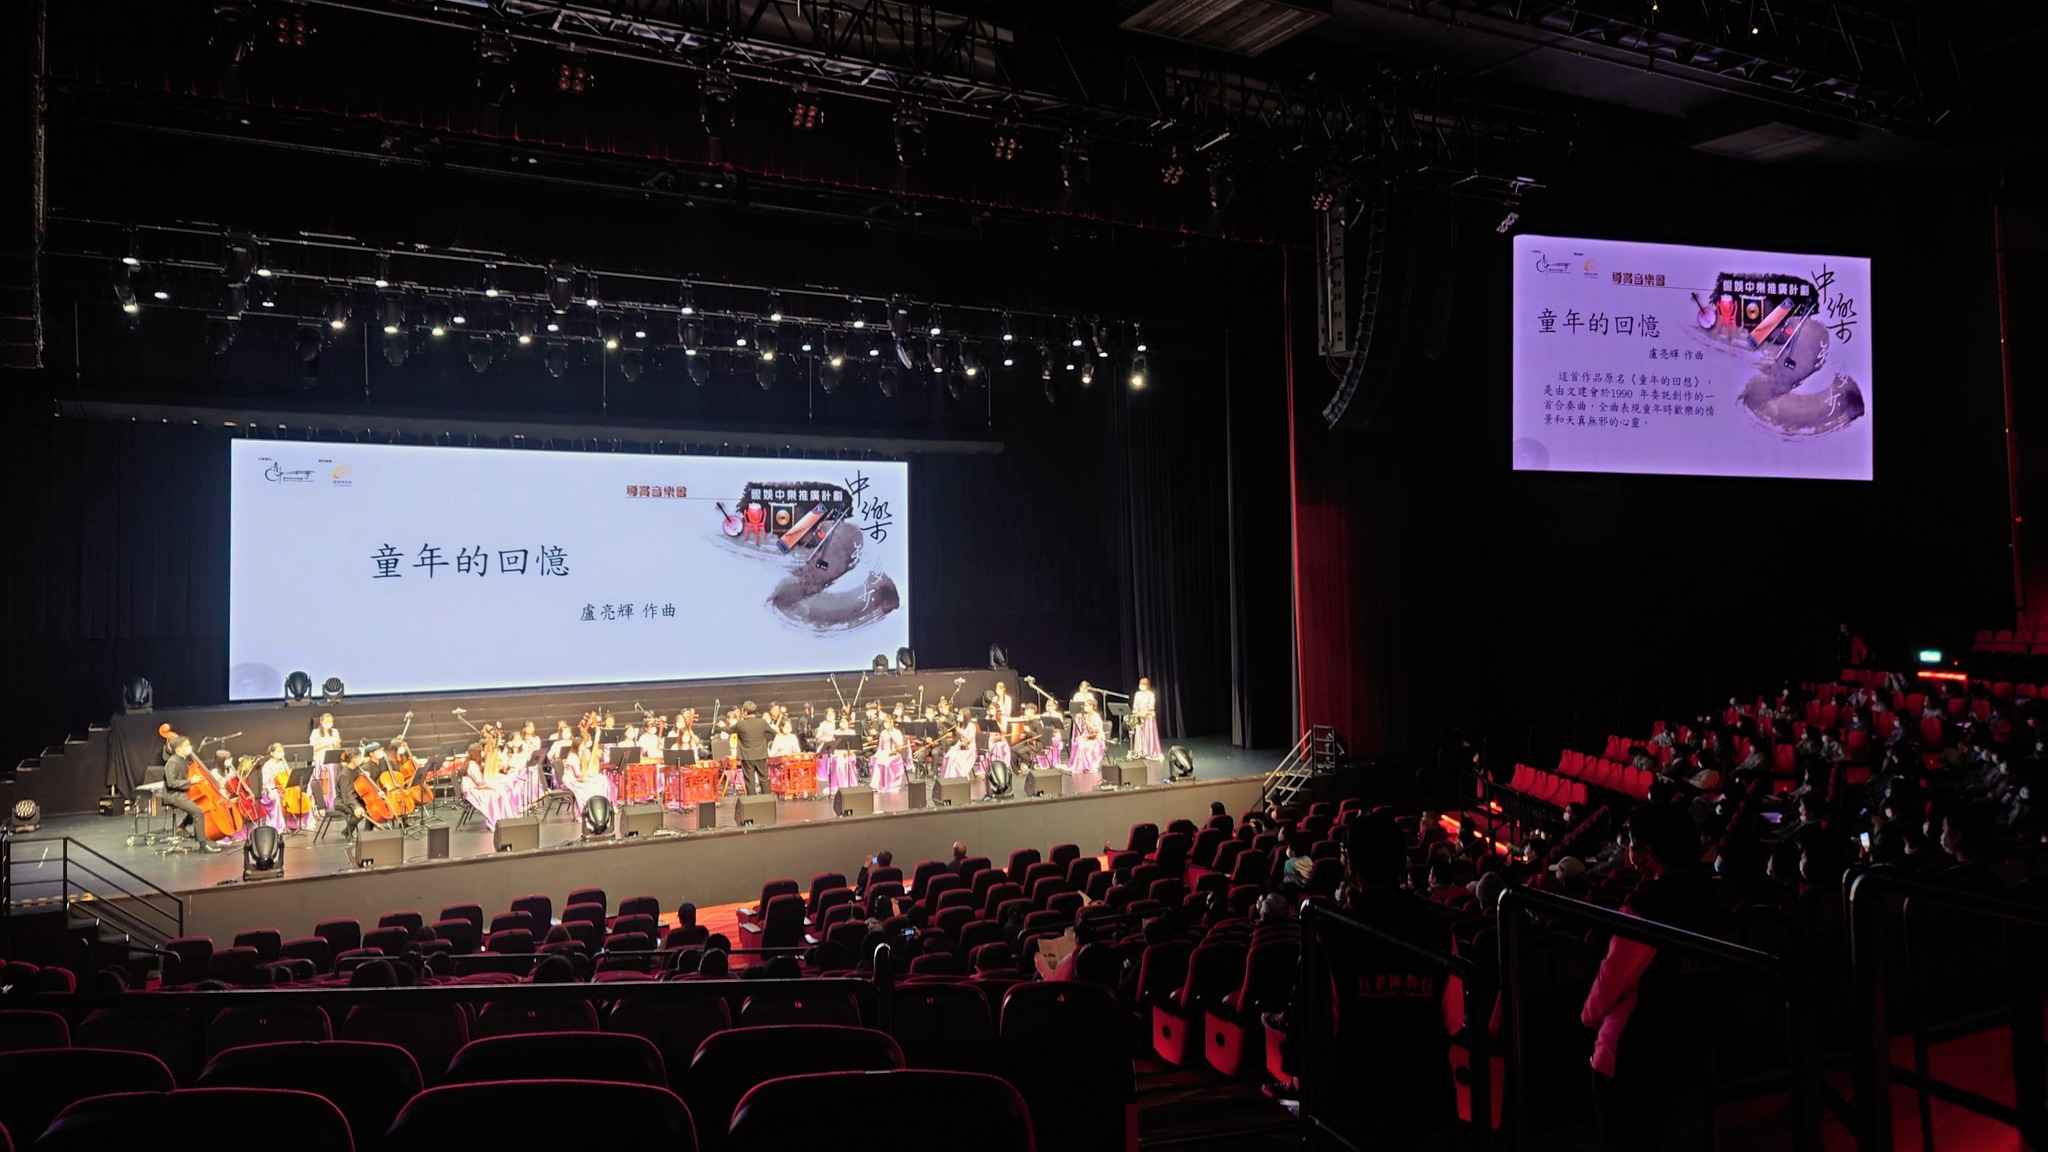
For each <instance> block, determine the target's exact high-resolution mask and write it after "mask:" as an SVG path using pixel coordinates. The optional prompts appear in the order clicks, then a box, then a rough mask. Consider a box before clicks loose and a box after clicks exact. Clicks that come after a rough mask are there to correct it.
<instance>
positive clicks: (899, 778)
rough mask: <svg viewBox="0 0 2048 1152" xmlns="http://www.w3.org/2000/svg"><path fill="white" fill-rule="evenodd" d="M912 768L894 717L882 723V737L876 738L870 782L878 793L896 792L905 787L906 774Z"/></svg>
mask: <svg viewBox="0 0 2048 1152" xmlns="http://www.w3.org/2000/svg"><path fill="white" fill-rule="evenodd" d="M909 767H910V754H909V752H908V751H907V750H906V749H905V747H904V743H903V733H902V732H901V731H899V730H897V727H896V720H895V718H894V717H887V718H885V719H883V721H882V732H881V735H879V736H877V737H876V738H875V759H874V767H873V769H872V771H871V772H870V774H869V775H870V777H871V779H870V781H869V783H871V784H872V785H873V786H874V789H875V791H877V792H895V791H898V790H899V789H901V788H902V787H903V779H904V775H905V773H906V772H907V771H908V769H909Z"/></svg>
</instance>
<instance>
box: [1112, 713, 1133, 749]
mask: <svg viewBox="0 0 2048 1152" xmlns="http://www.w3.org/2000/svg"><path fill="white" fill-rule="evenodd" d="M1109 718H1110V719H1111V720H1114V721H1116V728H1117V731H1118V732H1119V733H1121V734H1122V738H1123V745H1124V751H1125V752H1126V753H1128V752H1129V751H1130V748H1131V706H1130V705H1129V704H1126V703H1124V702H1123V701H1121V700H1112V701H1110V702H1109Z"/></svg>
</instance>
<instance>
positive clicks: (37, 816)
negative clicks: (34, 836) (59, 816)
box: [10, 800, 43, 835]
mask: <svg viewBox="0 0 2048 1152" xmlns="http://www.w3.org/2000/svg"><path fill="white" fill-rule="evenodd" d="M10 814H11V815H12V816H13V818H14V819H13V821H12V823H13V825H14V831H15V833H16V834H17V835H22V834H26V833H29V832H33V831H35V830H36V829H37V828H40V827H42V824H43V810H42V808H41V807H39V806H38V805H37V804H36V802H35V801H33V800H16V801H15V802H14V808H13V810H12V812H11V813H10Z"/></svg>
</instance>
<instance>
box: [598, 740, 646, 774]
mask: <svg viewBox="0 0 2048 1152" xmlns="http://www.w3.org/2000/svg"><path fill="white" fill-rule="evenodd" d="M628 757H631V759H628ZM604 762H605V763H607V764H609V765H611V766H612V767H614V768H624V767H625V766H626V765H628V764H638V763H639V762H640V746H639V745H638V744H614V745H612V746H611V747H610V748H607V749H606V750H605V757H604Z"/></svg>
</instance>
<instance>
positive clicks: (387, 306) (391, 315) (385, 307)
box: [377, 293, 405, 336]
mask: <svg viewBox="0 0 2048 1152" xmlns="http://www.w3.org/2000/svg"><path fill="white" fill-rule="evenodd" d="M377 323H378V326H380V327H382V328H383V329H384V334H385V335H386V336H393V335H396V334H397V333H399V332H400V331H402V330H403V329H404V328H405V300H404V299H403V298H402V297H400V296H399V295H397V294H396V293H384V294H380V295H379V296H378V297H377Z"/></svg>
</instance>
